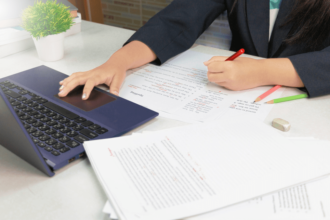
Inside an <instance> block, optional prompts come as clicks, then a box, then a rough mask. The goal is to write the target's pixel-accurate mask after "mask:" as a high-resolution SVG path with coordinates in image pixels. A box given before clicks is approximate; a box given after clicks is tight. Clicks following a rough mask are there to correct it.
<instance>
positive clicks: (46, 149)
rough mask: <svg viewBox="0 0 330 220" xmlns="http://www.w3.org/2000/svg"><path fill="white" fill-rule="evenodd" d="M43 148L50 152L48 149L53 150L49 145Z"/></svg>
mask: <svg viewBox="0 0 330 220" xmlns="http://www.w3.org/2000/svg"><path fill="white" fill-rule="evenodd" d="M44 149H45V150H46V151H49V152H50V151H53V148H51V147H49V146H48V147H45V148H44Z"/></svg>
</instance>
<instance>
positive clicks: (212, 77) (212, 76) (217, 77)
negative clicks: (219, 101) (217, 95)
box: [207, 72, 227, 83]
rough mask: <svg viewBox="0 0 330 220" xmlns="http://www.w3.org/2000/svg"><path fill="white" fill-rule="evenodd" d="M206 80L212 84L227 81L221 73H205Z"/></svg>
mask: <svg viewBox="0 0 330 220" xmlns="http://www.w3.org/2000/svg"><path fill="white" fill-rule="evenodd" d="M207 78H208V80H209V81H210V82H214V83H221V82H226V81H227V77H226V75H225V74H223V73H212V72H207Z"/></svg>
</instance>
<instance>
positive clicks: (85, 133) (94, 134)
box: [79, 129, 98, 138]
mask: <svg viewBox="0 0 330 220" xmlns="http://www.w3.org/2000/svg"><path fill="white" fill-rule="evenodd" d="M79 132H80V133H81V134H83V135H85V136H86V137H89V138H96V137H97V136H98V135H97V134H96V133H94V132H92V131H90V130H88V129H83V130H81V131H79Z"/></svg>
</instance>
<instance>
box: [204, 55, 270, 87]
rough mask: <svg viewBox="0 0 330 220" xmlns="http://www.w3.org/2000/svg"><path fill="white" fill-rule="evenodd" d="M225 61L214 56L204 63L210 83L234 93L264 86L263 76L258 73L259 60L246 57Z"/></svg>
mask: <svg viewBox="0 0 330 220" xmlns="http://www.w3.org/2000/svg"><path fill="white" fill-rule="evenodd" d="M226 59H227V57H222V56H216V57H212V58H211V59H210V60H209V61H206V62H204V65H206V66H207V68H208V72H207V77H208V79H209V81H210V82H213V83H216V84H218V85H220V86H222V87H225V88H227V89H230V90H235V91H237V90H245V89H250V88H254V87H257V86H261V85H265V83H266V82H265V74H264V75H263V74H260V73H259V72H260V70H259V68H260V66H261V65H260V64H259V62H260V60H256V59H252V58H246V57H238V58H236V59H235V60H233V61H225V60H226Z"/></svg>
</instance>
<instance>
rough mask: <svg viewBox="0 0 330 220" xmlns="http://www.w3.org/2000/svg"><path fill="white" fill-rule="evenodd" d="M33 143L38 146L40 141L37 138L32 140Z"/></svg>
mask: <svg viewBox="0 0 330 220" xmlns="http://www.w3.org/2000/svg"><path fill="white" fill-rule="evenodd" d="M32 141H33V143H35V144H38V143H39V142H40V141H39V140H38V139H36V138H32Z"/></svg>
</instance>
